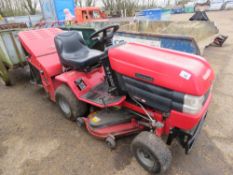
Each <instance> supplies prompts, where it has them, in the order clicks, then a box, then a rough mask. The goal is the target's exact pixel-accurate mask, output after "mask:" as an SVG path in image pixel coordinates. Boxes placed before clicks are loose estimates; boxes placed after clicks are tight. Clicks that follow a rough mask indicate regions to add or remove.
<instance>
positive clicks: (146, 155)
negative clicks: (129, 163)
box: [136, 148, 159, 169]
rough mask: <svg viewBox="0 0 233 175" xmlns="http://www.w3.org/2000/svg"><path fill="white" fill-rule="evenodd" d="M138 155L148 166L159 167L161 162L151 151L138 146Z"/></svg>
mask: <svg viewBox="0 0 233 175" xmlns="http://www.w3.org/2000/svg"><path fill="white" fill-rule="evenodd" d="M136 153H137V157H138V158H139V160H140V161H141V163H143V164H144V165H145V166H147V167H148V168H150V169H152V168H154V167H156V169H157V168H159V162H158V161H157V160H156V158H155V157H154V156H153V155H152V154H151V153H150V151H148V150H146V149H142V148H138V149H137V151H136Z"/></svg>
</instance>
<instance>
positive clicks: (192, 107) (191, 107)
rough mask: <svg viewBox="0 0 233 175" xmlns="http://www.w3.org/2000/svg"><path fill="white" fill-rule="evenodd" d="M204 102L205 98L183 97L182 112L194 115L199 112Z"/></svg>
mask: <svg viewBox="0 0 233 175" xmlns="http://www.w3.org/2000/svg"><path fill="white" fill-rule="evenodd" d="M204 100H205V96H204V95H203V96H193V95H187V94H186V95H185V96H184V104H183V112H186V113H189V114H196V113H198V112H200V110H201V108H202V106H203V102H204Z"/></svg>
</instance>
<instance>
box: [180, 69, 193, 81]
mask: <svg viewBox="0 0 233 175" xmlns="http://www.w3.org/2000/svg"><path fill="white" fill-rule="evenodd" d="M191 76H192V75H191V74H190V73H188V72H186V71H184V70H182V71H181V72H180V77H182V78H184V79H185V80H189V79H190V78H191Z"/></svg>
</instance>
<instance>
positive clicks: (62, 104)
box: [58, 96, 71, 117]
mask: <svg viewBox="0 0 233 175" xmlns="http://www.w3.org/2000/svg"><path fill="white" fill-rule="evenodd" d="M58 103H59V106H60V108H61V110H62V111H63V112H64V113H65V115H66V117H70V116H71V108H70V105H69V104H68V102H67V101H66V100H65V98H64V97H62V96H61V97H60V98H59V100H58Z"/></svg>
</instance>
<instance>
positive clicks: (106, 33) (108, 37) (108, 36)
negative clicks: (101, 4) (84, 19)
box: [90, 24, 119, 46]
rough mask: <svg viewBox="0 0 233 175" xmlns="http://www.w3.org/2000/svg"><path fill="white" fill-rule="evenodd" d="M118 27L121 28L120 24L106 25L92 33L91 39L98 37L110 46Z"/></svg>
mask: <svg viewBox="0 0 233 175" xmlns="http://www.w3.org/2000/svg"><path fill="white" fill-rule="evenodd" d="M118 29H119V25H118V24H116V25H110V26H106V27H104V28H102V29H100V30H98V31H96V32H94V33H93V34H91V36H90V39H91V40H96V39H98V40H99V42H101V43H103V44H105V45H107V46H108V45H109V44H110V43H112V38H113V36H114V34H115V33H116V31H117V30H118ZM101 33H102V35H101V36H100V34H101Z"/></svg>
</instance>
